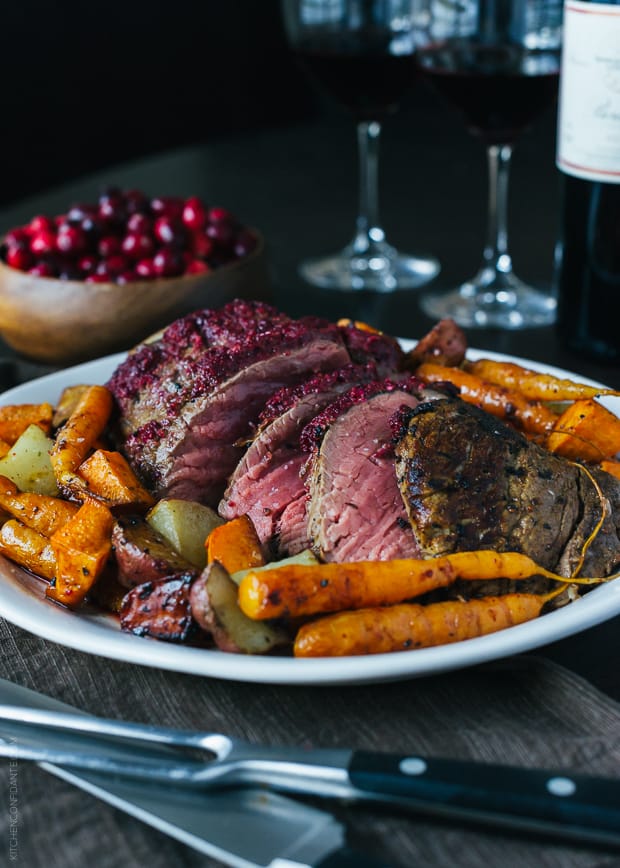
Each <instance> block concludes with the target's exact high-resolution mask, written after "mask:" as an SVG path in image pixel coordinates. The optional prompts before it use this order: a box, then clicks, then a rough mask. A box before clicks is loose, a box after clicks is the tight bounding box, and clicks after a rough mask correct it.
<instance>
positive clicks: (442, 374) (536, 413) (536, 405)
mask: <svg viewBox="0 0 620 868" xmlns="http://www.w3.org/2000/svg"><path fill="white" fill-rule="evenodd" d="M416 374H417V376H418V377H420V379H421V380H424V381H425V382H427V383H441V382H444V383H452V385H454V386H456V387H457V388H458V389H459V390H460V396H461V398H462V399H463V400H464V401H467V402H468V403H469V404H476V405H478V406H479V407H482V409H483V410H486V411H487V413H490V414H491V415H492V416H497V418H499V419H505V420H506V421H507V422H511V423H512V424H513V425H514V426H515V427H517V428H520V429H522V430H523V431H525V432H526V433H528V434H548V433H549V432H550V431H551V430H552V429H553V426H554V425H555V423H556V421H557V418H558V417H557V415H556V414H555V413H554V412H553V410H550V409H549V407H546V406H545V405H544V404H541V403H540V402H538V401H528V400H527V398H525V397H524V396H523V395H522V394H521V393H520V392H518V391H517V390H515V389H508V388H506V387H505V386H497V385H495V384H494V383H488V382H486V380H482V379H481V378H480V377H476V376H475V375H474V374H470V373H468V372H467V371H464V370H462V369H461V368H448V367H446V366H444V365H436V364H434V363H433V362H424V363H423V364H422V365H420V366H419V367H418V368H417V369H416Z"/></svg>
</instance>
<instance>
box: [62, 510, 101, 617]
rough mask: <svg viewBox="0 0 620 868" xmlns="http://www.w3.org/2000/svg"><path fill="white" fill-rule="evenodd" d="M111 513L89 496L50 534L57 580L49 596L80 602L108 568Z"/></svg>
mask: <svg viewBox="0 0 620 868" xmlns="http://www.w3.org/2000/svg"><path fill="white" fill-rule="evenodd" d="M113 524H114V518H113V517H112V513H111V512H110V510H109V509H108V508H107V506H104V505H103V504H102V503H99V502H98V501H96V500H87V501H86V502H85V503H83V504H82V506H81V507H80V508H79V510H78V511H77V512H76V514H75V515H74V516H73V518H72V519H71V520H70V521H68V522H67V523H66V524H65V525H64V526H63V527H61V528H60V529H59V530H57V531H56V533H55V534H54V535H53V536H52V538H51V544H52V548H53V550H54V555H55V558H56V575H55V583H54V584H53V585H52V586H50V587H49V588H48V589H47V595H48V597H51V598H52V599H54V600H57V601H58V602H59V603H64V604H65V605H66V606H71V607H73V606H77V605H78V604H79V603H81V602H82V600H83V599H84V597H85V596H86V594H87V593H88V592H89V590H90V589H91V587H92V586H93V585H94V583H95V582H96V581H97V579H98V577H99V576H100V575H101V573H102V572H103V570H104V569H105V566H106V563H107V561H108V558H109V556H110V551H111V549H112V542H111V539H112V527H113Z"/></svg>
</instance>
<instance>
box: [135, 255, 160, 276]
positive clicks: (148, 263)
mask: <svg viewBox="0 0 620 868" xmlns="http://www.w3.org/2000/svg"><path fill="white" fill-rule="evenodd" d="M136 274H137V275H138V277H139V278H140V279H142V280H152V279H153V278H154V277H156V276H157V272H156V271H155V266H154V264H153V260H152V259H141V260H140V261H139V262H137V263H136Z"/></svg>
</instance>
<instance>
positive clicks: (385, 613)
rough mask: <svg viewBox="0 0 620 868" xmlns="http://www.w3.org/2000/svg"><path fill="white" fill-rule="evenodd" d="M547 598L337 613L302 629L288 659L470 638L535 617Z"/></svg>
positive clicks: (515, 597) (403, 648) (375, 651)
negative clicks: (293, 656)
mask: <svg viewBox="0 0 620 868" xmlns="http://www.w3.org/2000/svg"><path fill="white" fill-rule="evenodd" d="M548 599H549V596H548V595H547V596H544V595H538V594H506V595H505V596H502V597H482V598H480V599H474V600H448V601H445V602H441V603H431V604H429V605H427V606H420V605H417V604H415V603H403V604H401V605H397V606H387V607H382V608H371V609H359V610H358V611H356V612H340V613H338V614H336V615H327V616H326V617H324V618H320V619H318V620H316V621H311V622H309V623H307V624H304V625H303V626H302V627H301V628H300V629H299V631H298V633H297V636H296V638H295V644H294V654H295V657H335V656H338V657H346V656H348V655H359V654H388V653H392V652H394V651H413V650H415V649H416V648H428V647H431V646H434V645H446V644H448V643H450V642H460V641H462V640H463V639H474V638H476V637H478V636H485V635H488V634H489V633H495V632H496V631H498V630H504V629H505V628H506V627H512V626H514V625H515V624H522V623H524V622H525V621H531V620H532V619H533V618H537V617H538V615H540V613H541V611H542V608H543V606H544V604H545V603H546V602H547V600H548Z"/></svg>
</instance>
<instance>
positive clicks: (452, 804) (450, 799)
mask: <svg viewBox="0 0 620 868" xmlns="http://www.w3.org/2000/svg"><path fill="white" fill-rule="evenodd" d="M348 771H349V777H350V779H351V783H352V784H353V785H354V786H355V787H356V788H357V789H359V790H362V791H363V792H364V793H365V794H367V796H369V797H371V798H372V799H373V800H375V801H379V802H381V801H386V802H391V803H392V804H394V803H398V804H401V805H403V806H408V807H411V808H412V809H414V810H421V811H425V812H427V813H434V814H437V815H442V816H452V817H455V816H462V817H466V818H470V819H471V818H473V819H479V820H484V821H485V822H490V823H495V824H501V825H503V826H513V827H521V828H527V829H529V830H532V831H539V832H543V833H544V832H554V833H556V832H557V833H561V834H562V835H570V836H571V837H572V838H574V839H579V840H586V841H591V842H595V843H596V842H599V843H604V844H612V845H614V846H620V779H611V778H597V777H589V776H586V775H573V774H571V773H570V772H558V771H547V770H542V769H523V768H517V767H513V766H501V765H491V764H486V763H477V762H464V761H460V760H446V759H432V758H428V757H417V756H397V755H393V754H377V753H370V752H365V751H357V752H355V753H354V754H353V756H352V759H351V762H350V764H349V769H348ZM371 794H372V795H371Z"/></svg>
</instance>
